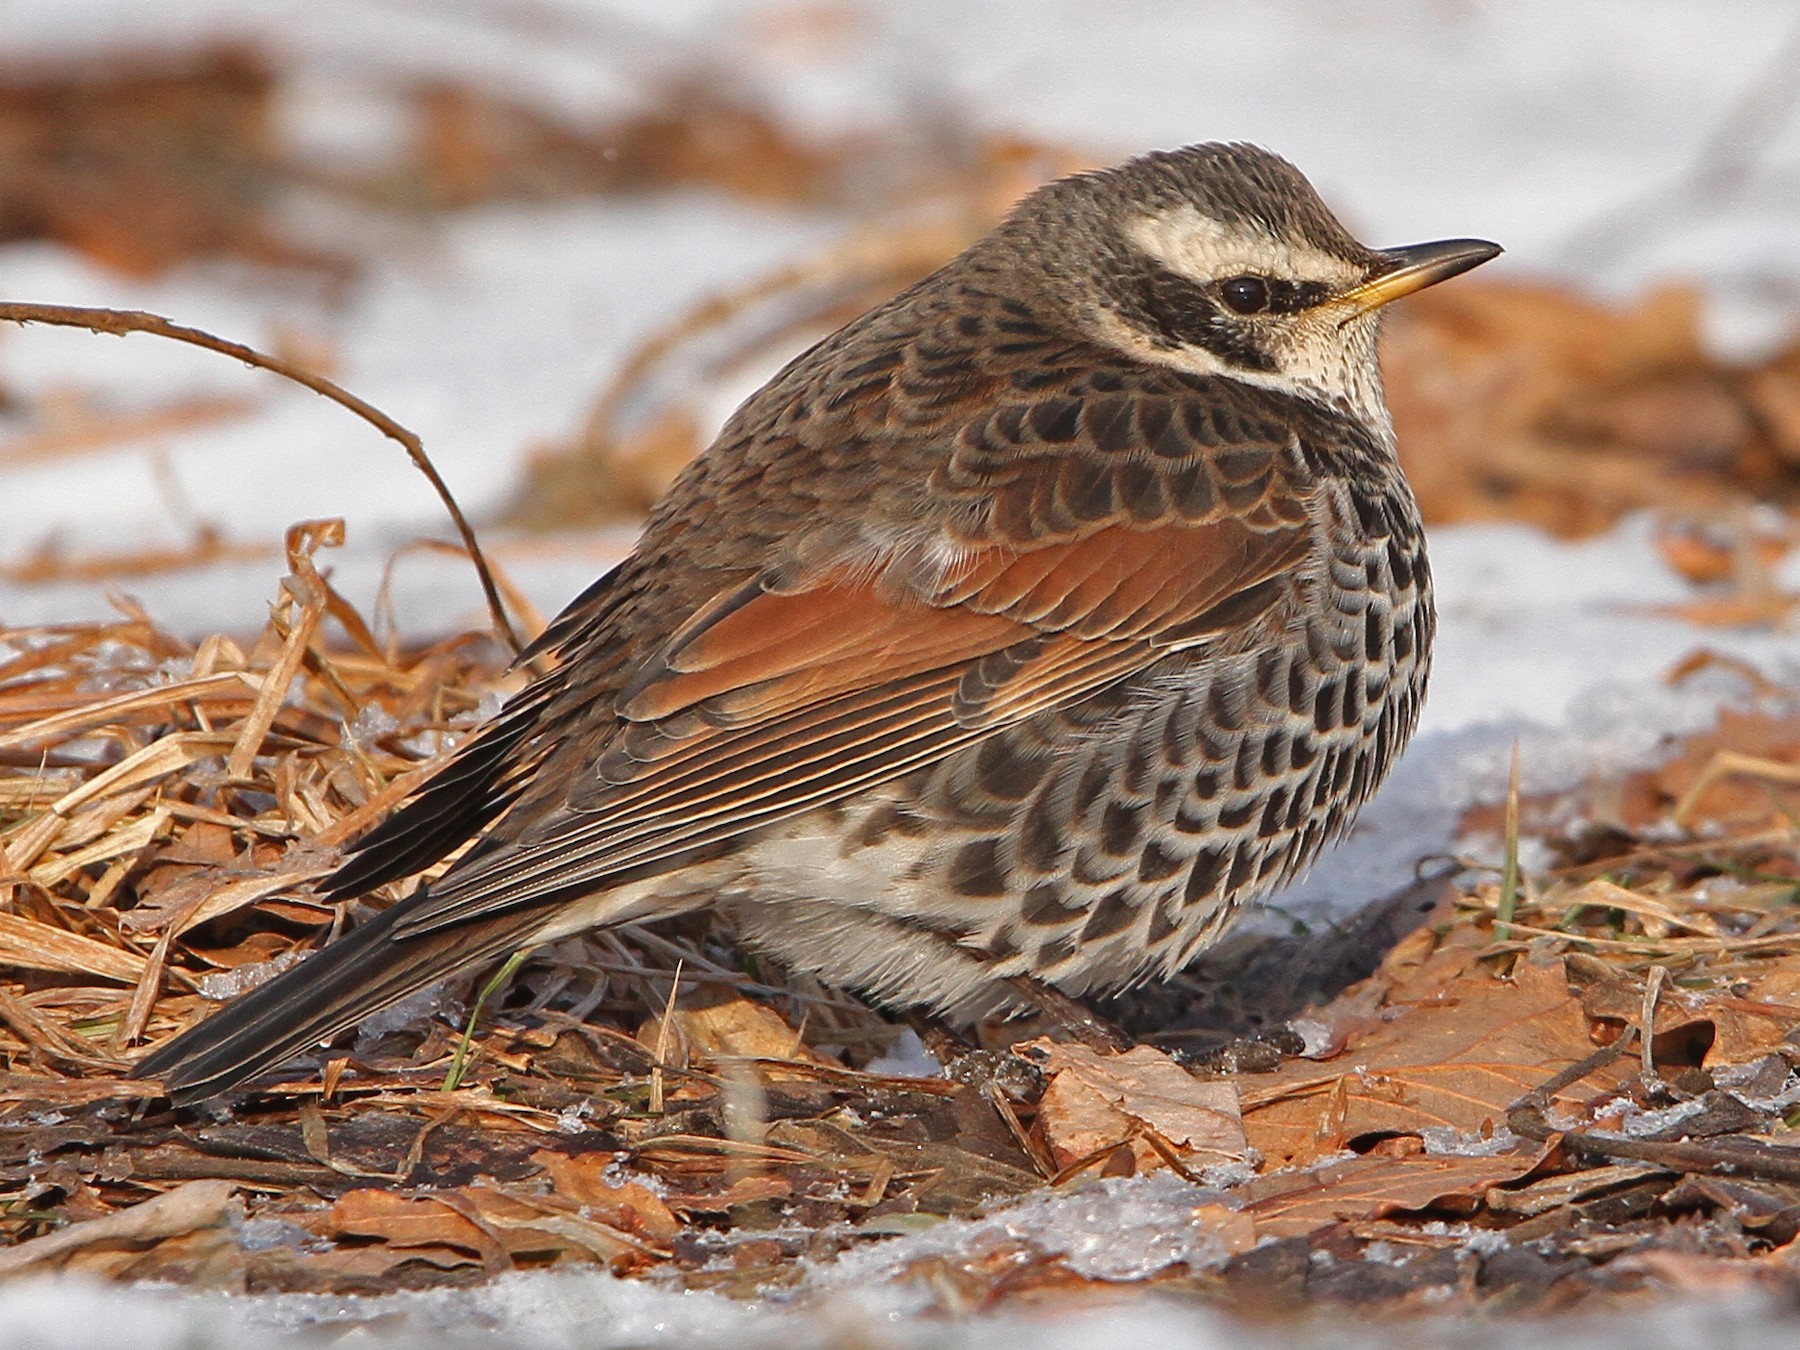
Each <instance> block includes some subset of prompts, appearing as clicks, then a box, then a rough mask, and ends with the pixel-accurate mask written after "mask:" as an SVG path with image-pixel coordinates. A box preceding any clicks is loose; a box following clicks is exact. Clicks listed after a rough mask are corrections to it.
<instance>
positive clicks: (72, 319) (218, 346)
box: [0, 300, 523, 656]
mask: <svg viewBox="0 0 1800 1350" xmlns="http://www.w3.org/2000/svg"><path fill="white" fill-rule="evenodd" d="M0 321H5V322H10V323H18V324H29V323H45V324H54V325H57V326H59V327H63V328H85V329H87V330H88V331H89V332H93V333H110V334H112V335H113V336H114V337H124V336H125V335H126V334H127V333H153V334H155V335H156V336H157V337H165V338H172V339H174V340H175V341H177V342H186V343H189V344H191V345H193V346H195V347H204V348H205V349H206V350H207V351H212V352H218V353H220V354H221V355H223V356H231V357H235V358H236V359H238V360H239V361H242V362H244V363H245V364H246V365H249V366H254V367H256V368H257V369H258V370H266V371H269V372H270V373H271V374H275V375H280V376H282V377H284V378H285V379H289V380H292V381H293V382H294V383H295V384H299V385H304V386H305V387H306V388H308V389H310V390H312V391H313V392H314V393H315V394H320V395H323V396H324V397H325V398H328V399H330V400H331V401H332V402H333V403H336V404H337V405H338V406H339V407H342V408H347V409H348V410H349V411H351V412H353V413H355V414H356V415H357V416H358V417H360V418H362V419H363V420H364V421H365V422H367V423H368V424H369V425H370V426H372V427H374V428H375V429H376V430H377V431H379V432H381V434H382V435H384V436H386V437H388V438H389V439H390V440H393V441H397V442H399V444H400V447H401V448H402V449H404V450H405V451H406V455H407V458H408V459H410V460H412V462H413V467H415V468H416V469H418V471H419V472H420V473H422V474H424V475H425V477H426V479H427V480H428V481H429V482H430V483H431V486H432V489H433V490H434V491H435V492H436V493H437V495H438V500H440V501H441V502H443V504H444V509H445V510H446V511H448V512H449V513H450V519H451V521H452V522H453V523H454V524H455V526H456V532H457V534H458V535H459V536H460V537H461V539H462V542H463V547H464V548H465V549H467V550H468V554H469V561H470V562H472V563H473V564H474V565H475V572H476V575H477V576H478V577H479V578H480V580H481V593H482V595H483V596H484V597H486V599H487V607H488V613H489V614H490V615H491V616H492V617H493V620H494V628H495V629H496V630H497V631H498V632H499V634H500V636H501V637H502V638H503V639H504V640H505V641H506V644H507V646H509V647H510V648H511V649H512V651H513V654H514V655H515V656H516V655H517V654H518V653H519V652H520V651H521V650H523V647H522V644H521V643H520V641H519V635H518V634H517V633H516V632H515V631H514V630H513V625H512V620H511V619H510V618H509V617H508V616H507V613H506V606H505V605H504V604H503V603H502V601H501V599H500V588H499V586H498V585H497V584H496V583H495V581H494V575H493V572H492V571H491V570H490V569H489V567H488V561H487V556H486V555H485V554H484V553H483V552H482V551H481V544H480V541H478V540H477V539H476V538H475V531H474V529H473V527H471V526H470V524H469V521H468V518H467V517H466V516H464V515H463V513H462V508H461V507H460V506H458V505H457V504H456V498H455V497H453V496H452V495H451V493H450V487H449V485H448V484H447V483H445V482H444V480H443V477H442V476H441V475H440V474H439V473H438V471H437V466H436V465H434V464H433V463H432V462H431V460H430V459H429V458H428V457H427V456H426V454H425V446H424V443H423V442H421V441H420V440H419V438H418V436H417V435H415V434H414V433H413V432H411V431H408V430H407V429H406V428H405V427H403V426H401V425H400V424H399V423H398V422H396V421H395V420H394V419H393V418H391V417H389V416H388V415H387V414H386V413H384V412H382V411H381V409H379V408H377V407H375V406H374V405H373V404H371V403H368V402H366V401H365V400H363V399H360V398H358V397H357V396H356V395H355V394H352V393H351V392H350V391H349V390H348V389H345V388H344V387H343V386H342V385H340V384H337V383H336V382H335V381H332V380H328V379H326V378H325V377H324V376H323V375H317V374H314V373H313V372H312V371H309V370H304V369H302V368H300V367H299V366H295V365H293V364H291V363H290V362H287V361H283V360H281V359H280V358H279V357H274V356H269V355H267V354H266V353H263V352H259V351H257V350H256V348H254V347H247V346H245V345H244V344H243V343H241V342H233V341H231V340H230V339H228V338H221V337H214V336H213V335H212V334H211V333H208V332H206V331H204V330H203V329H199V328H190V327H188V326H187V325H186V324H179V323H176V322H174V321H173V320H172V319H166V318H164V317H163V316H162V315H160V314H151V313H149V312H147V311H145V310H141V309H100V308H94V307H90V306H85V305H40V304H31V303H27V302H24V301H17V300H0Z"/></svg>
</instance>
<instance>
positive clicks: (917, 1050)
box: [863, 1027, 944, 1078]
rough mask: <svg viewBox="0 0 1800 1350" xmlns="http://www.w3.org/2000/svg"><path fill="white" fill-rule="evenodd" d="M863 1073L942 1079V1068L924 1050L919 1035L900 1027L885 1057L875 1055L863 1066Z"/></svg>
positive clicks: (933, 1057)
mask: <svg viewBox="0 0 1800 1350" xmlns="http://www.w3.org/2000/svg"><path fill="white" fill-rule="evenodd" d="M863 1072H865V1073H885V1074H891V1075H892V1076H894V1077H895V1078H942V1077H943V1076H944V1066H943V1065H942V1064H940V1063H938V1057H937V1056H936V1055H934V1054H932V1053H931V1051H929V1050H927V1049H926V1048H925V1042H924V1041H922V1040H920V1039H919V1033H918V1032H916V1031H914V1030H913V1029H912V1028H911V1027H902V1028H901V1029H900V1034H899V1035H898V1036H897V1037H895V1038H894V1043H893V1045H892V1046H890V1047H889V1048H888V1052H887V1053H886V1054H885V1055H877V1056H876V1057H875V1058H874V1059H872V1060H870V1061H869V1062H868V1063H867V1064H865V1065H864V1066H863Z"/></svg>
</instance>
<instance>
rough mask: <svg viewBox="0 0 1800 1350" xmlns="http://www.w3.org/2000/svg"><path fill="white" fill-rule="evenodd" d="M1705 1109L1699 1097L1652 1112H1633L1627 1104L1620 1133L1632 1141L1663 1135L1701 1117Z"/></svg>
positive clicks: (1620, 1123) (1620, 1124)
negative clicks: (1675, 1127)
mask: <svg viewBox="0 0 1800 1350" xmlns="http://www.w3.org/2000/svg"><path fill="white" fill-rule="evenodd" d="M1705 1109H1706V1103H1705V1102H1704V1101H1703V1100H1701V1099H1700V1098H1699V1097H1693V1098H1690V1099H1689V1100H1687V1101H1685V1102H1676V1103H1675V1104H1674V1105H1673V1106H1660V1107H1657V1108H1656V1109H1654V1110H1651V1111H1638V1110H1633V1109H1631V1108H1630V1106H1629V1104H1627V1109H1626V1111H1625V1114H1624V1117H1623V1118H1622V1119H1621V1120H1620V1122H1619V1133H1620V1134H1623V1135H1625V1136H1626V1137H1627V1138H1631V1139H1642V1138H1644V1137H1645V1136H1646V1135H1652V1134H1661V1133H1662V1132H1663V1131H1664V1130H1667V1129H1669V1128H1671V1127H1672V1126H1676V1125H1679V1124H1681V1122H1682V1121H1684V1120H1687V1119H1690V1118H1691V1117H1693V1116H1697V1115H1699V1114H1700V1113H1701V1112H1702V1111H1704V1110H1705Z"/></svg>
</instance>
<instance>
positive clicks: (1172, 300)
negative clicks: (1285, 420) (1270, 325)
mask: <svg viewBox="0 0 1800 1350" xmlns="http://www.w3.org/2000/svg"><path fill="white" fill-rule="evenodd" d="M1118 281H1119V286H1118V289H1117V292H1116V300H1115V306H1116V308H1118V310H1119V312H1120V315H1121V316H1122V317H1123V318H1125V319H1126V320H1127V321H1128V322H1130V323H1132V325H1133V326H1134V327H1136V328H1138V329H1141V330H1142V331H1143V332H1144V333H1145V334H1146V335H1147V336H1148V337H1149V338H1150V340H1151V341H1152V342H1154V343H1156V345H1157V346H1159V347H1166V348H1175V347H1199V348H1201V349H1202V350H1204V351H1208V352H1211V353H1212V354H1213V355H1214V356H1216V357H1218V358H1219V360H1221V361H1223V362H1224V363H1225V364H1226V365H1230V366H1237V367H1239V368H1240V369H1243V370H1257V371H1271V370H1274V369H1275V361H1274V358H1273V357H1271V356H1270V355H1269V353H1268V352H1266V351H1264V350H1263V348H1262V347H1261V346H1259V345H1258V344H1257V343H1256V341H1255V340H1254V338H1253V337H1252V336H1251V333H1250V331H1249V330H1248V329H1247V328H1246V326H1245V325H1244V324H1243V323H1242V322H1241V321H1240V320H1238V319H1237V318H1236V316H1234V315H1232V314H1229V313H1227V312H1226V311H1225V310H1224V309H1222V308H1221V307H1220V305H1219V303H1218V301H1217V300H1216V299H1214V297H1213V296H1212V294H1211V292H1210V291H1209V290H1208V289H1207V288H1206V287H1204V286H1202V285H1200V284H1199V283H1198V282H1194V281H1190V280H1188V278H1186V277H1184V276H1182V275H1181V274H1180V273H1178V272H1174V271H1171V270H1170V269H1169V268H1167V267H1164V266H1162V265H1161V264H1159V263H1155V262H1152V261H1150V260H1149V259H1147V258H1146V259H1144V260H1143V261H1142V263H1141V264H1140V265H1139V266H1138V267H1137V268H1136V269H1135V270H1134V271H1133V272H1131V273H1129V274H1128V275H1126V276H1123V277H1120V278H1119V279H1118Z"/></svg>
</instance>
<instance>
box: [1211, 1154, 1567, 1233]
mask: <svg viewBox="0 0 1800 1350" xmlns="http://www.w3.org/2000/svg"><path fill="white" fill-rule="evenodd" d="M1543 1157H1544V1154H1543V1152H1542V1151H1541V1150H1540V1151H1531V1152H1520V1153H1502V1154H1496V1155H1495V1156H1493V1157H1488V1158H1462V1157H1451V1158H1446V1157H1431V1156H1428V1155H1425V1154H1417V1153H1415V1154H1410V1155H1405V1156H1393V1155H1380V1154H1376V1155H1371V1156H1368V1157H1362V1158H1348V1159H1345V1160H1344V1161H1343V1162H1333V1163H1328V1164H1326V1165H1325V1166H1322V1167H1315V1168H1312V1169H1310V1170H1308V1171H1304V1172H1284V1173H1279V1174H1276V1175H1273V1176H1264V1177H1258V1178H1257V1179H1256V1180H1254V1181H1252V1182H1250V1183H1249V1184H1247V1185H1245V1186H1243V1187H1240V1188H1239V1190H1238V1193H1239V1194H1240V1195H1242V1196H1244V1197H1245V1205H1244V1212H1245V1213H1247V1214H1249V1215H1250V1216H1251V1218H1252V1219H1254V1220H1255V1222H1256V1236H1257V1237H1258V1238H1259V1239H1261V1238H1270V1237H1273V1238H1285V1237H1298V1236H1300V1235H1302V1234H1305V1233H1310V1232H1312V1231H1313V1230H1314V1229H1317V1228H1323V1227H1324V1226H1325V1225H1326V1224H1331V1223H1338V1222H1340V1221H1343V1220H1346V1219H1373V1218H1380V1217H1382V1216H1383V1215H1387V1214H1396V1213H1401V1212H1404V1211H1411V1210H1423V1209H1435V1210H1447V1211H1449V1212H1450V1213H1452V1214H1473V1213H1474V1212H1475V1211H1476V1210H1477V1209H1479V1208H1480V1207H1481V1204H1482V1200H1483V1197H1484V1196H1485V1195H1486V1193H1487V1190H1488V1188H1489V1187H1490V1186H1497V1185H1499V1184H1500V1183H1501V1182H1505V1181H1516V1180H1517V1179H1518V1178H1520V1177H1523V1176H1526V1175H1528V1174H1530V1172H1531V1171H1532V1170H1533V1169H1534V1168H1536V1167H1537V1166H1538V1164H1539V1163H1541V1162H1542V1161H1543Z"/></svg>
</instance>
